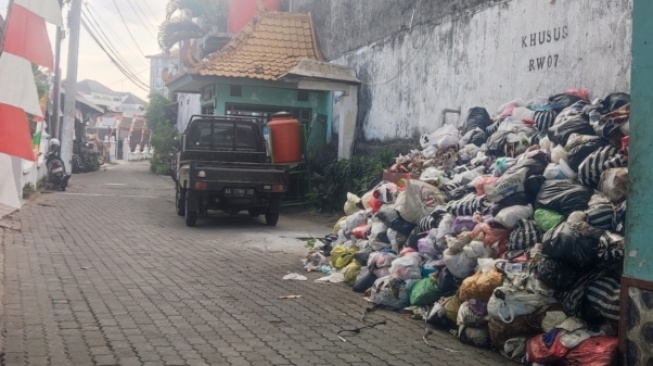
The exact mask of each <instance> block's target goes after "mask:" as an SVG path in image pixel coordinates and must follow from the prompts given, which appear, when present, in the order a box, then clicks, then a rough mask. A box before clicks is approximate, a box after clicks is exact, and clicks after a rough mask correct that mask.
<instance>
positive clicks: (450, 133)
mask: <svg viewBox="0 0 653 366" xmlns="http://www.w3.org/2000/svg"><path fill="white" fill-rule="evenodd" d="M459 141H460V136H459V132H458V129H457V128H456V126H453V125H445V126H442V127H440V128H438V129H437V130H435V132H433V133H432V134H430V135H426V134H424V135H422V136H421V137H420V139H419V142H420V144H421V145H422V148H423V149H425V148H427V147H428V146H434V147H436V148H438V149H447V148H449V147H453V146H455V147H458V143H459Z"/></svg>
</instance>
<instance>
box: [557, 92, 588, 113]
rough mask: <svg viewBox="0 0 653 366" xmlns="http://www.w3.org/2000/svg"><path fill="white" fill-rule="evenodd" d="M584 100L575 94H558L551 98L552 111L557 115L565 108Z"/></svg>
mask: <svg viewBox="0 0 653 366" xmlns="http://www.w3.org/2000/svg"><path fill="white" fill-rule="evenodd" d="M579 100H582V98H581V97H579V96H577V95H573V94H566V93H562V94H556V95H552V96H550V97H549V106H550V107H551V110H553V111H555V112H556V113H560V112H562V111H563V110H564V109H565V108H567V107H569V106H571V105H572V104H574V103H576V102H578V101H579Z"/></svg>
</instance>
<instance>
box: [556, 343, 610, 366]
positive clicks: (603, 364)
mask: <svg viewBox="0 0 653 366" xmlns="http://www.w3.org/2000/svg"><path fill="white" fill-rule="evenodd" d="M618 346H619V338H617V337H608V336H599V337H593V338H590V339H587V340H585V341H583V342H582V343H581V344H579V345H578V346H577V347H576V348H574V349H572V350H570V351H569V352H568V353H567V354H566V355H565V357H563V358H562V360H560V363H559V364H560V365H561V366H586V365H591V366H610V365H614V364H615V362H616V360H617V357H618Z"/></svg>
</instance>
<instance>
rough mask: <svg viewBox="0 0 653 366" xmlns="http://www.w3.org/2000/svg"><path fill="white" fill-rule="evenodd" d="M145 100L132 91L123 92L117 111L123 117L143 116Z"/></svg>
mask: <svg viewBox="0 0 653 366" xmlns="http://www.w3.org/2000/svg"><path fill="white" fill-rule="evenodd" d="M146 105H147V102H146V101H144V100H143V99H141V98H139V97H137V96H135V95H134V94H132V93H123V100H122V102H121V103H120V106H118V112H121V113H122V114H123V116H125V117H133V116H144V115H145V106H146Z"/></svg>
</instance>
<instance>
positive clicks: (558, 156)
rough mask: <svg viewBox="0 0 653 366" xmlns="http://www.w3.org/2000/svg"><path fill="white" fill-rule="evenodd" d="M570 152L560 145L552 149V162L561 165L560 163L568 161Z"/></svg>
mask: <svg viewBox="0 0 653 366" xmlns="http://www.w3.org/2000/svg"><path fill="white" fill-rule="evenodd" d="M567 155H568V152H567V150H565V148H564V146H562V145H558V146H556V147H554V148H553V149H551V161H552V162H554V163H559V162H560V161H563V160H564V161H567Z"/></svg>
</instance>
